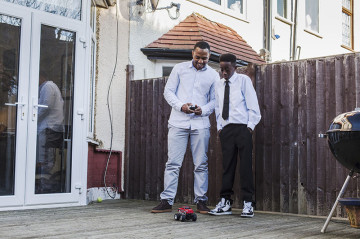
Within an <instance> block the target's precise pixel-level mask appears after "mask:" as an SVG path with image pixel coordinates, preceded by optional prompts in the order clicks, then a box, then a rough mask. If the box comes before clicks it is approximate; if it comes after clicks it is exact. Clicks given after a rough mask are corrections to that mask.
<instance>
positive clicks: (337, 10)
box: [272, 0, 360, 61]
mask: <svg viewBox="0 0 360 239" xmlns="http://www.w3.org/2000/svg"><path fill="white" fill-rule="evenodd" d="M319 2H320V6H319V9H320V10H319V11H320V13H319V14H320V16H319V18H320V21H319V33H316V34H312V33H311V32H309V31H306V28H305V1H300V0H298V4H299V5H298V24H297V34H296V35H297V46H300V47H301V52H300V59H305V58H314V57H321V56H329V55H336V54H344V53H350V52H352V51H350V50H347V49H345V48H343V47H341V44H342V3H341V1H338V0H319ZM358 12H360V5H359V1H354V17H355V19H354V35H355V38H354V43H355V46H354V50H355V51H359V50H360V43H359V37H360V36H359V29H360V28H359V27H360V26H359V23H360V16H358V14H356V13H358ZM278 19H279V18H278V17H277V14H276V1H273V20H272V24H273V28H274V29H275V32H276V33H277V34H279V35H280V36H281V37H280V38H279V39H277V40H272V61H281V60H291V59H290V57H289V56H288V48H289V47H290V45H289V44H288V39H290V33H291V32H288V33H287V31H286V30H285V28H286V27H285V26H287V27H289V26H291V23H293V21H291V20H289V23H290V24H287V23H284V22H283V21H279V20H278ZM283 38H286V41H285V42H284V41H283V40H282V39H283Z"/></svg>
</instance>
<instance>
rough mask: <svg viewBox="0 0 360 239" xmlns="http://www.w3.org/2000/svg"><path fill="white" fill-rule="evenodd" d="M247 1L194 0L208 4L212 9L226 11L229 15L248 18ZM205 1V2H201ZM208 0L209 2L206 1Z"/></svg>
mask: <svg viewBox="0 0 360 239" xmlns="http://www.w3.org/2000/svg"><path fill="white" fill-rule="evenodd" d="M246 1H247V0H207V1H195V0H194V1H192V2H194V3H197V4H200V5H206V6H207V7H210V8H212V9H215V10H218V11H220V12H223V13H226V14H228V15H231V16H234V17H239V18H243V19H245V18H246ZM199 2H203V3H199ZM206 2H207V3H206Z"/></svg>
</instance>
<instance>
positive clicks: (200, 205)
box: [196, 200, 210, 214]
mask: <svg viewBox="0 0 360 239" xmlns="http://www.w3.org/2000/svg"><path fill="white" fill-rule="evenodd" d="M196 206H197V209H196V211H197V212H199V213H201V214H207V213H208V212H210V209H209V208H208V207H207V206H206V201H201V200H200V201H198V202H197V204H196Z"/></svg>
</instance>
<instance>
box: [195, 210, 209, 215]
mask: <svg viewBox="0 0 360 239" xmlns="http://www.w3.org/2000/svg"><path fill="white" fill-rule="evenodd" d="M196 212H198V213H201V214H208V213H209V211H200V210H196Z"/></svg>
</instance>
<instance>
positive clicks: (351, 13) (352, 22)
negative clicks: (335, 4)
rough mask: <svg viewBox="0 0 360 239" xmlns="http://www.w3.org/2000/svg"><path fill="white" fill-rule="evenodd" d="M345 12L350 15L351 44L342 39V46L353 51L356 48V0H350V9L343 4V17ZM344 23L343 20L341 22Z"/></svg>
mask: <svg viewBox="0 0 360 239" xmlns="http://www.w3.org/2000/svg"><path fill="white" fill-rule="evenodd" d="M344 13H345V14H346V15H348V16H349V17H350V46H348V45H345V44H344V42H343V41H342V39H341V46H342V47H344V48H346V49H348V50H351V51H353V50H354V0H350V9H348V8H346V7H344V6H343V5H342V12H341V17H342V14H344ZM341 21H342V20H341ZM342 23H343V22H341V24H342ZM342 31H343V28H341V34H343V33H342Z"/></svg>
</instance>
